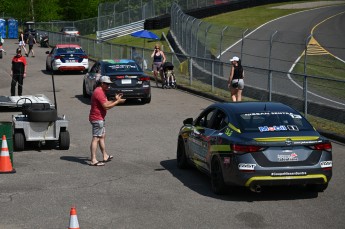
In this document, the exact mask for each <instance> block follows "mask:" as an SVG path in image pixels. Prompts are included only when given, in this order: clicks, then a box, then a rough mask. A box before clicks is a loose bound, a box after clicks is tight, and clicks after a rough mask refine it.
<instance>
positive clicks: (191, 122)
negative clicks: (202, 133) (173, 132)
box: [183, 118, 193, 125]
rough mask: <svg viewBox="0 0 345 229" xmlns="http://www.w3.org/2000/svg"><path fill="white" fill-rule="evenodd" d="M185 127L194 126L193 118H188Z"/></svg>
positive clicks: (184, 122)
mask: <svg viewBox="0 0 345 229" xmlns="http://www.w3.org/2000/svg"><path fill="white" fill-rule="evenodd" d="M183 124H184V125H193V118H187V119H185V120H184V121H183Z"/></svg>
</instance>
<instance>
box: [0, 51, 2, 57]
mask: <svg viewBox="0 0 345 229" xmlns="http://www.w3.org/2000/svg"><path fill="white" fill-rule="evenodd" d="M0 59H2V51H0Z"/></svg>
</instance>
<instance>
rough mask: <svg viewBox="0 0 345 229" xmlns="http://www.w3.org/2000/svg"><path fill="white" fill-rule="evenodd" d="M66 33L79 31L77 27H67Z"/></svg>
mask: <svg viewBox="0 0 345 229" xmlns="http://www.w3.org/2000/svg"><path fill="white" fill-rule="evenodd" d="M64 31H77V29H76V28H75V27H66V28H64Z"/></svg>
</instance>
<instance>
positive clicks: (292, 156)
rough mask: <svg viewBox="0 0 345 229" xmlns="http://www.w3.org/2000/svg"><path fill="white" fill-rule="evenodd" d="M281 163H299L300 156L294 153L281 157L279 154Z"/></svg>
mask: <svg viewBox="0 0 345 229" xmlns="http://www.w3.org/2000/svg"><path fill="white" fill-rule="evenodd" d="M278 160H279V161H298V155H297V154H296V153H292V154H290V155H281V154H278Z"/></svg>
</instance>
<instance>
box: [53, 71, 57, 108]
mask: <svg viewBox="0 0 345 229" xmlns="http://www.w3.org/2000/svg"><path fill="white" fill-rule="evenodd" d="M52 82H53V93H54V105H55V110H56V111H57V103H56V94H55V80H54V71H53V70H52Z"/></svg>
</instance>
